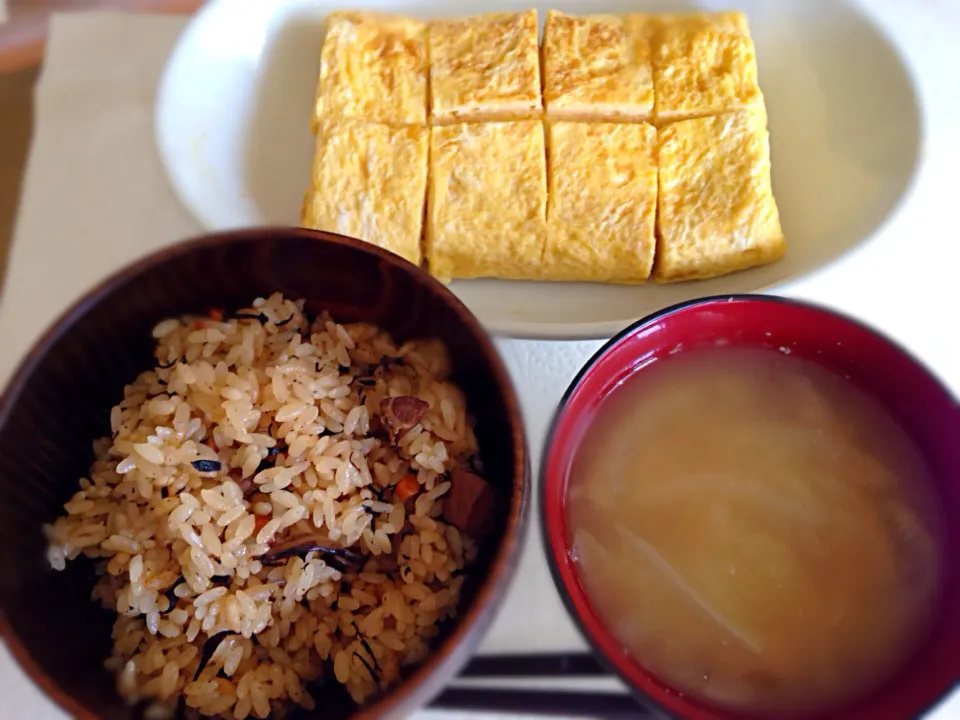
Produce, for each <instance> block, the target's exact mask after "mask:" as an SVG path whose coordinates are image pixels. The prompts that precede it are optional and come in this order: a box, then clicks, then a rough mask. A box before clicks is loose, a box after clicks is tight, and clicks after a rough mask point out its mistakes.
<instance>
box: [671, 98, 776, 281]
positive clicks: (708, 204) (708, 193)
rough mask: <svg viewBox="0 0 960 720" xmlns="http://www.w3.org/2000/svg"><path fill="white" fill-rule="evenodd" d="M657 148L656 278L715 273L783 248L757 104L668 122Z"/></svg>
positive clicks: (760, 260) (764, 259) (761, 261)
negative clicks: (742, 109) (749, 108)
mask: <svg viewBox="0 0 960 720" xmlns="http://www.w3.org/2000/svg"><path fill="white" fill-rule="evenodd" d="M658 150H659V166H660V171H659V196H658V217H657V257H656V261H655V263H654V271H653V274H654V278H655V279H656V280H660V281H675V280H690V279H695V278H710V277H716V276H718V275H725V274H726V273H730V272H733V271H735V270H743V269H745V268H749V267H754V266H756V265H765V264H767V263H771V262H774V261H775V260H778V259H779V258H780V257H781V256H782V255H783V254H784V252H785V251H786V242H785V240H784V237H783V231H782V230H781V229H780V216H779V213H778V211H777V204H776V202H775V201H774V199H773V189H772V187H771V184H770V141H769V136H768V134H767V128H766V114H765V113H764V112H763V111H762V110H755V111H753V112H743V113H729V114H726V115H718V116H714V117H706V118H697V119H694V120H684V121H682V122H678V123H673V124H670V125H667V126H666V127H663V128H660V130H659V131H658Z"/></svg>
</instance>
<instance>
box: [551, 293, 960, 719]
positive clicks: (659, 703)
mask: <svg viewBox="0 0 960 720" xmlns="http://www.w3.org/2000/svg"><path fill="white" fill-rule="evenodd" d="M732 302H736V303H744V304H754V303H766V304H771V305H776V304H780V305H790V306H795V307H798V308H801V309H805V310H807V311H811V312H813V313H817V314H821V315H825V316H832V317H834V318H835V319H838V320H840V321H842V322H844V323H847V324H849V325H850V326H851V327H855V328H859V329H860V330H862V331H865V332H866V333H869V334H870V335H873V336H874V337H875V338H876V339H877V340H879V341H880V342H882V343H885V344H887V345H889V346H890V347H892V348H893V349H895V350H898V351H899V352H900V353H902V354H903V356H904V357H905V358H906V359H907V360H909V361H910V362H911V363H912V364H913V365H914V366H916V369H917V370H918V371H919V372H921V373H923V374H925V375H926V376H927V378H928V379H929V380H931V381H932V382H933V384H934V385H936V386H937V387H938V389H939V392H940V393H942V395H943V396H944V397H945V398H948V399H951V400H952V401H953V403H954V404H955V405H958V406H960V401H958V400H957V398H956V397H955V396H954V394H953V393H952V391H951V390H950V389H949V388H948V387H947V386H946V385H945V384H944V383H943V381H941V380H940V379H939V378H938V377H937V376H936V375H935V374H934V373H932V372H931V371H930V369H929V368H928V367H927V366H926V365H925V364H924V363H923V362H922V361H921V360H920V359H919V358H918V357H917V356H916V355H915V354H914V353H912V352H910V351H909V350H908V349H907V348H906V347H904V346H903V345H902V344H901V343H899V342H897V341H896V340H894V339H892V338H891V337H889V336H888V335H886V334H884V333H883V332H881V331H879V330H877V329H876V328H875V327H872V326H870V325H868V324H866V323H865V322H863V321H861V320H859V319H857V318H855V317H852V316H850V315H847V314H846V313H843V312H840V311H837V310H834V309H832V308H828V307H825V306H824V305H820V304H818V303H814V302H809V301H805V300H796V299H793V298H788V297H783V296H780V295H772V294H760V293H756V294H754V293H734V294H729V295H711V296H706V297H702V298H696V299H693V300H686V301H684V302H680V303H677V304H675V305H671V306H668V307H666V308H663V309H661V310H658V311H657V312H654V313H650V314H649V315H647V316H645V317H643V318H641V319H639V320H637V321H636V322H634V323H632V324H630V325H629V326H628V327H626V328H624V329H623V330H622V331H620V332H619V333H617V334H616V335H615V336H614V337H612V338H611V339H610V340H609V341H607V342H606V343H604V345H603V346H602V347H601V348H600V349H599V350H597V351H596V352H595V353H594V354H593V355H592V356H591V357H590V359H589V360H587V362H586V363H585V364H584V365H583V367H581V369H580V370H579V371H578V372H577V374H576V375H575V376H574V378H573V380H571V381H570V384H569V385H568V386H567V389H566V391H565V392H564V394H563V396H562V397H561V399H560V402H559V403H558V405H557V408H556V410H555V411H554V414H553V418H552V419H551V421H550V425H549V429H548V431H547V437H546V440H545V442H544V445H543V450H542V454H541V461H540V468H539V478H538V481H539V488H538V489H537V504H538V510H539V516H540V518H539V525H540V529H539V531H540V536H541V539H542V542H543V552H544V554H545V555H546V560H547V566H548V567H549V569H550V575H551V577H552V578H553V582H554V585H555V586H556V589H557V593H558V594H559V595H560V599H561V600H562V602H563V605H564V607H565V609H566V611H567V614H568V615H569V617H570V619H571V620H572V621H573V623H574V625H576V627H577V629H578V630H579V631H580V633H581V635H582V636H583V637H584V639H585V640H586V642H587V644H588V645H589V647H590V649H591V651H592V652H593V654H594V655H595V656H596V657H597V659H598V660H599V661H600V662H601V664H602V665H604V666H605V667H606V668H607V669H608V670H609V671H610V672H612V673H613V674H614V675H615V676H617V677H619V678H620V679H621V680H622V681H623V682H624V684H626V686H627V687H628V688H630V690H631V691H632V692H633V694H634V696H635V697H636V698H637V700H638V702H639V703H640V704H641V705H647V706H648V707H651V708H652V709H655V710H656V711H658V712H660V713H662V714H663V715H665V716H667V717H682V715H680V714H678V713H681V712H683V711H684V707H685V706H686V708H687V709H689V710H693V711H697V712H701V713H702V712H703V711H704V709H705V708H706V707H707V706H705V705H703V704H701V703H699V702H697V701H691V703H690V704H688V702H687V701H686V700H684V698H683V695H682V693H679V692H676V691H673V690H671V689H670V688H669V687H668V686H666V685H664V684H662V683H660V682H659V681H658V680H656V678H654V677H653V675H652V674H651V673H649V672H648V671H646V670H644V669H643V668H642V667H641V666H640V664H639V663H636V662H634V663H632V664H628V663H627V662H626V661H623V660H621V659H618V655H617V654H615V653H614V652H612V651H613V649H614V648H616V647H617V645H618V643H617V641H616V639H615V638H614V637H613V635H612V634H611V633H610V632H609V631H608V630H607V629H606V627H605V625H604V623H603V622H602V621H601V620H600V619H599V617H598V616H597V614H596V612H595V611H593V610H592V608H591V606H590V603H589V598H588V597H587V595H586V592H585V591H583V590H582V588H574V589H573V590H571V587H570V584H568V580H567V577H566V576H565V573H564V570H563V569H562V568H561V562H560V560H559V557H560V556H562V555H565V554H566V553H567V551H568V550H569V544H568V542H567V541H566V539H565V538H563V537H562V528H563V526H564V523H563V510H564V505H563V501H562V499H561V501H560V505H559V507H558V508H556V509H554V508H553V507H551V504H550V499H549V498H550V495H551V492H555V491H556V489H555V488H554V486H555V485H556V484H557V483H561V482H563V483H565V482H566V479H567V475H566V471H565V469H564V468H558V470H559V472H557V473H555V474H551V470H552V469H553V468H552V466H553V465H554V458H555V456H556V455H557V454H558V453H559V452H560V449H558V447H557V446H556V442H555V441H556V437H555V436H556V434H557V432H558V430H559V429H560V427H561V426H562V425H563V424H564V423H565V421H567V420H569V418H568V417H567V410H568V408H569V405H570V403H571V401H572V400H573V398H574V395H575V394H576V392H577V390H578V389H579V388H580V387H581V386H582V385H583V383H584V381H585V380H586V379H587V378H588V377H589V376H590V374H591V373H592V372H593V371H594V369H595V367H596V366H597V364H598V363H599V362H600V360H602V359H603V358H605V357H606V356H607V355H608V354H609V353H610V352H612V351H613V350H614V349H615V348H616V347H618V346H619V345H620V344H621V343H623V342H624V341H627V340H629V339H630V338H632V337H633V336H634V335H636V334H639V333H641V332H642V331H643V330H645V329H647V328H649V327H650V326H652V325H654V324H656V323H657V322H660V321H663V320H665V319H667V318H668V317H670V316H671V315H675V314H677V313H681V312H684V311H689V310H691V309H694V308H702V309H707V308H709V307H711V306H714V305H717V304H721V303H722V304H726V303H732ZM733 344H734V345H735V344H736V343H733ZM634 360H639V358H634ZM617 369H619V370H620V371H621V372H626V371H627V370H628V369H627V368H625V367H619V368H617ZM613 372H616V370H614V371H613ZM613 372H611V374H610V378H607V379H608V380H609V379H611V378H612V376H613ZM611 390H612V389H611ZM611 390H608V391H607V393H605V394H604V396H606V394H608V393H609V392H610V391H611ZM571 417H573V416H571ZM560 492H561V497H562V496H563V493H564V492H565V490H562V489H561V491H560ZM572 579H573V582H572V584H573V585H576V580H575V578H572ZM638 678H639V679H640V680H639V681H638ZM958 687H960V681H958V682H957V683H955V684H954V685H953V686H952V687H947V688H945V689H944V691H943V692H942V693H941V694H940V695H939V696H937V697H936V698H934V699H932V700H931V701H930V703H929V704H928V705H927V707H926V708H924V709H922V710H921V711H920V712H919V713H918V714H917V717H919V716H921V715H923V714H926V713H928V712H930V711H931V710H933V709H934V708H935V707H937V706H938V705H939V704H940V703H941V702H942V701H943V700H944V699H945V698H947V697H949V696H950V695H951V693H952V692H953V691H954V690H956V689H957V688H958Z"/></svg>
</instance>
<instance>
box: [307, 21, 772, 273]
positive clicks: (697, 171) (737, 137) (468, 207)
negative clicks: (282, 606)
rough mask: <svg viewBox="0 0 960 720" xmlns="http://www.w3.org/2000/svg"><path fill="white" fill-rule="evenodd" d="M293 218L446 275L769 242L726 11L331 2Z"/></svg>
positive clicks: (747, 66) (637, 260)
mask: <svg viewBox="0 0 960 720" xmlns="http://www.w3.org/2000/svg"><path fill="white" fill-rule="evenodd" d="M320 54H321V70H320V81H319V85H318V91H317V99H316V105H315V112H314V115H313V118H312V125H313V129H314V132H315V133H317V135H318V141H317V145H316V159H315V162H314V172H313V175H312V178H311V183H310V188H309V189H308V192H307V195H306V198H305V201H304V206H303V213H302V217H301V221H302V224H303V225H305V226H306V227H313V228H318V229H324V230H334V231H336V232H341V233H344V234H348V235H353V236H355V237H359V238H360V239H362V240H366V241H368V242H372V243H375V244H377V245H380V246H382V247H385V248H387V249H388V250H391V251H393V252H396V253H398V254H400V255H402V256H403V257H405V258H407V259H408V260H410V261H412V262H415V263H420V264H422V265H425V266H426V268H427V269H428V270H429V271H430V272H431V273H432V274H433V275H435V276H436V277H438V278H439V279H441V280H443V281H445V282H446V281H450V280H453V279H457V278H476V277H497V278H507V279H527V280H555V281H579V282H603V283H626V284H634V283H643V282H645V281H647V280H648V279H651V278H652V279H654V280H656V281H659V282H672V281H678V280H689V279H702V278H709V277H716V276H718V275H723V274H726V273H729V272H734V271H737V270H742V269H746V268H749V267H754V266H757V265H763V264H766V263H770V262H773V261H775V260H777V259H778V258H780V257H781V256H782V255H783V253H784V251H785V247H786V246H785V241H784V238H783V233H782V231H781V229H780V224H779V214H778V211H777V206H776V202H775V201H774V198H773V190H772V186H771V181H770V151H769V139H768V133H767V127H766V112H765V108H764V106H763V96H762V94H761V91H760V87H759V85H758V81H757V62H756V52H755V50H754V46H753V41H752V39H751V37H750V33H749V27H748V23H747V19H746V17H745V16H744V15H743V14H741V13H737V12H722V13H687V14H673V15H643V14H636V13H634V14H626V15H611V14H597V15H583V16H573V15H569V14H566V13H562V12H559V11H555V10H551V11H549V12H548V13H547V16H546V18H545V26H544V32H543V40H542V42H540V41H539V40H538V31H537V13H536V11H535V10H529V11H526V12H501V13H489V14H485V15H475V16H470V17H463V18H453V19H444V20H432V21H429V22H423V21H420V20H416V19H413V18H407V17H403V16H398V15H390V14H381V13H374V12H362V11H344V12H337V13H333V14H331V16H330V17H329V19H328V28H327V35H326V39H325V41H324V43H323V47H322V50H321V53H320Z"/></svg>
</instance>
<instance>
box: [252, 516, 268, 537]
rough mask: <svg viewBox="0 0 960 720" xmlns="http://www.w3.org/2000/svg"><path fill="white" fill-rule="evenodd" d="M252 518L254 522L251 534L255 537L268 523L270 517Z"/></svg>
mask: <svg viewBox="0 0 960 720" xmlns="http://www.w3.org/2000/svg"><path fill="white" fill-rule="evenodd" d="M253 517H254V520H253V534H254V535H256V534H257V533H259V532H260V531H261V530H263V526H264V525H266V524H267V523H268V522H270V517H269V516H267V515H254V516H253Z"/></svg>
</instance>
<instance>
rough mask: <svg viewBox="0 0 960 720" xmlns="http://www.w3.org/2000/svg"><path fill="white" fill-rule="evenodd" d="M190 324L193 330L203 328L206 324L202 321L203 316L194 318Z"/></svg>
mask: <svg viewBox="0 0 960 720" xmlns="http://www.w3.org/2000/svg"><path fill="white" fill-rule="evenodd" d="M190 325H191V327H192V328H193V329H194V330H203V329H204V328H205V327H206V324H204V322H203V318H194V319H193V322H192V323H190Z"/></svg>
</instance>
